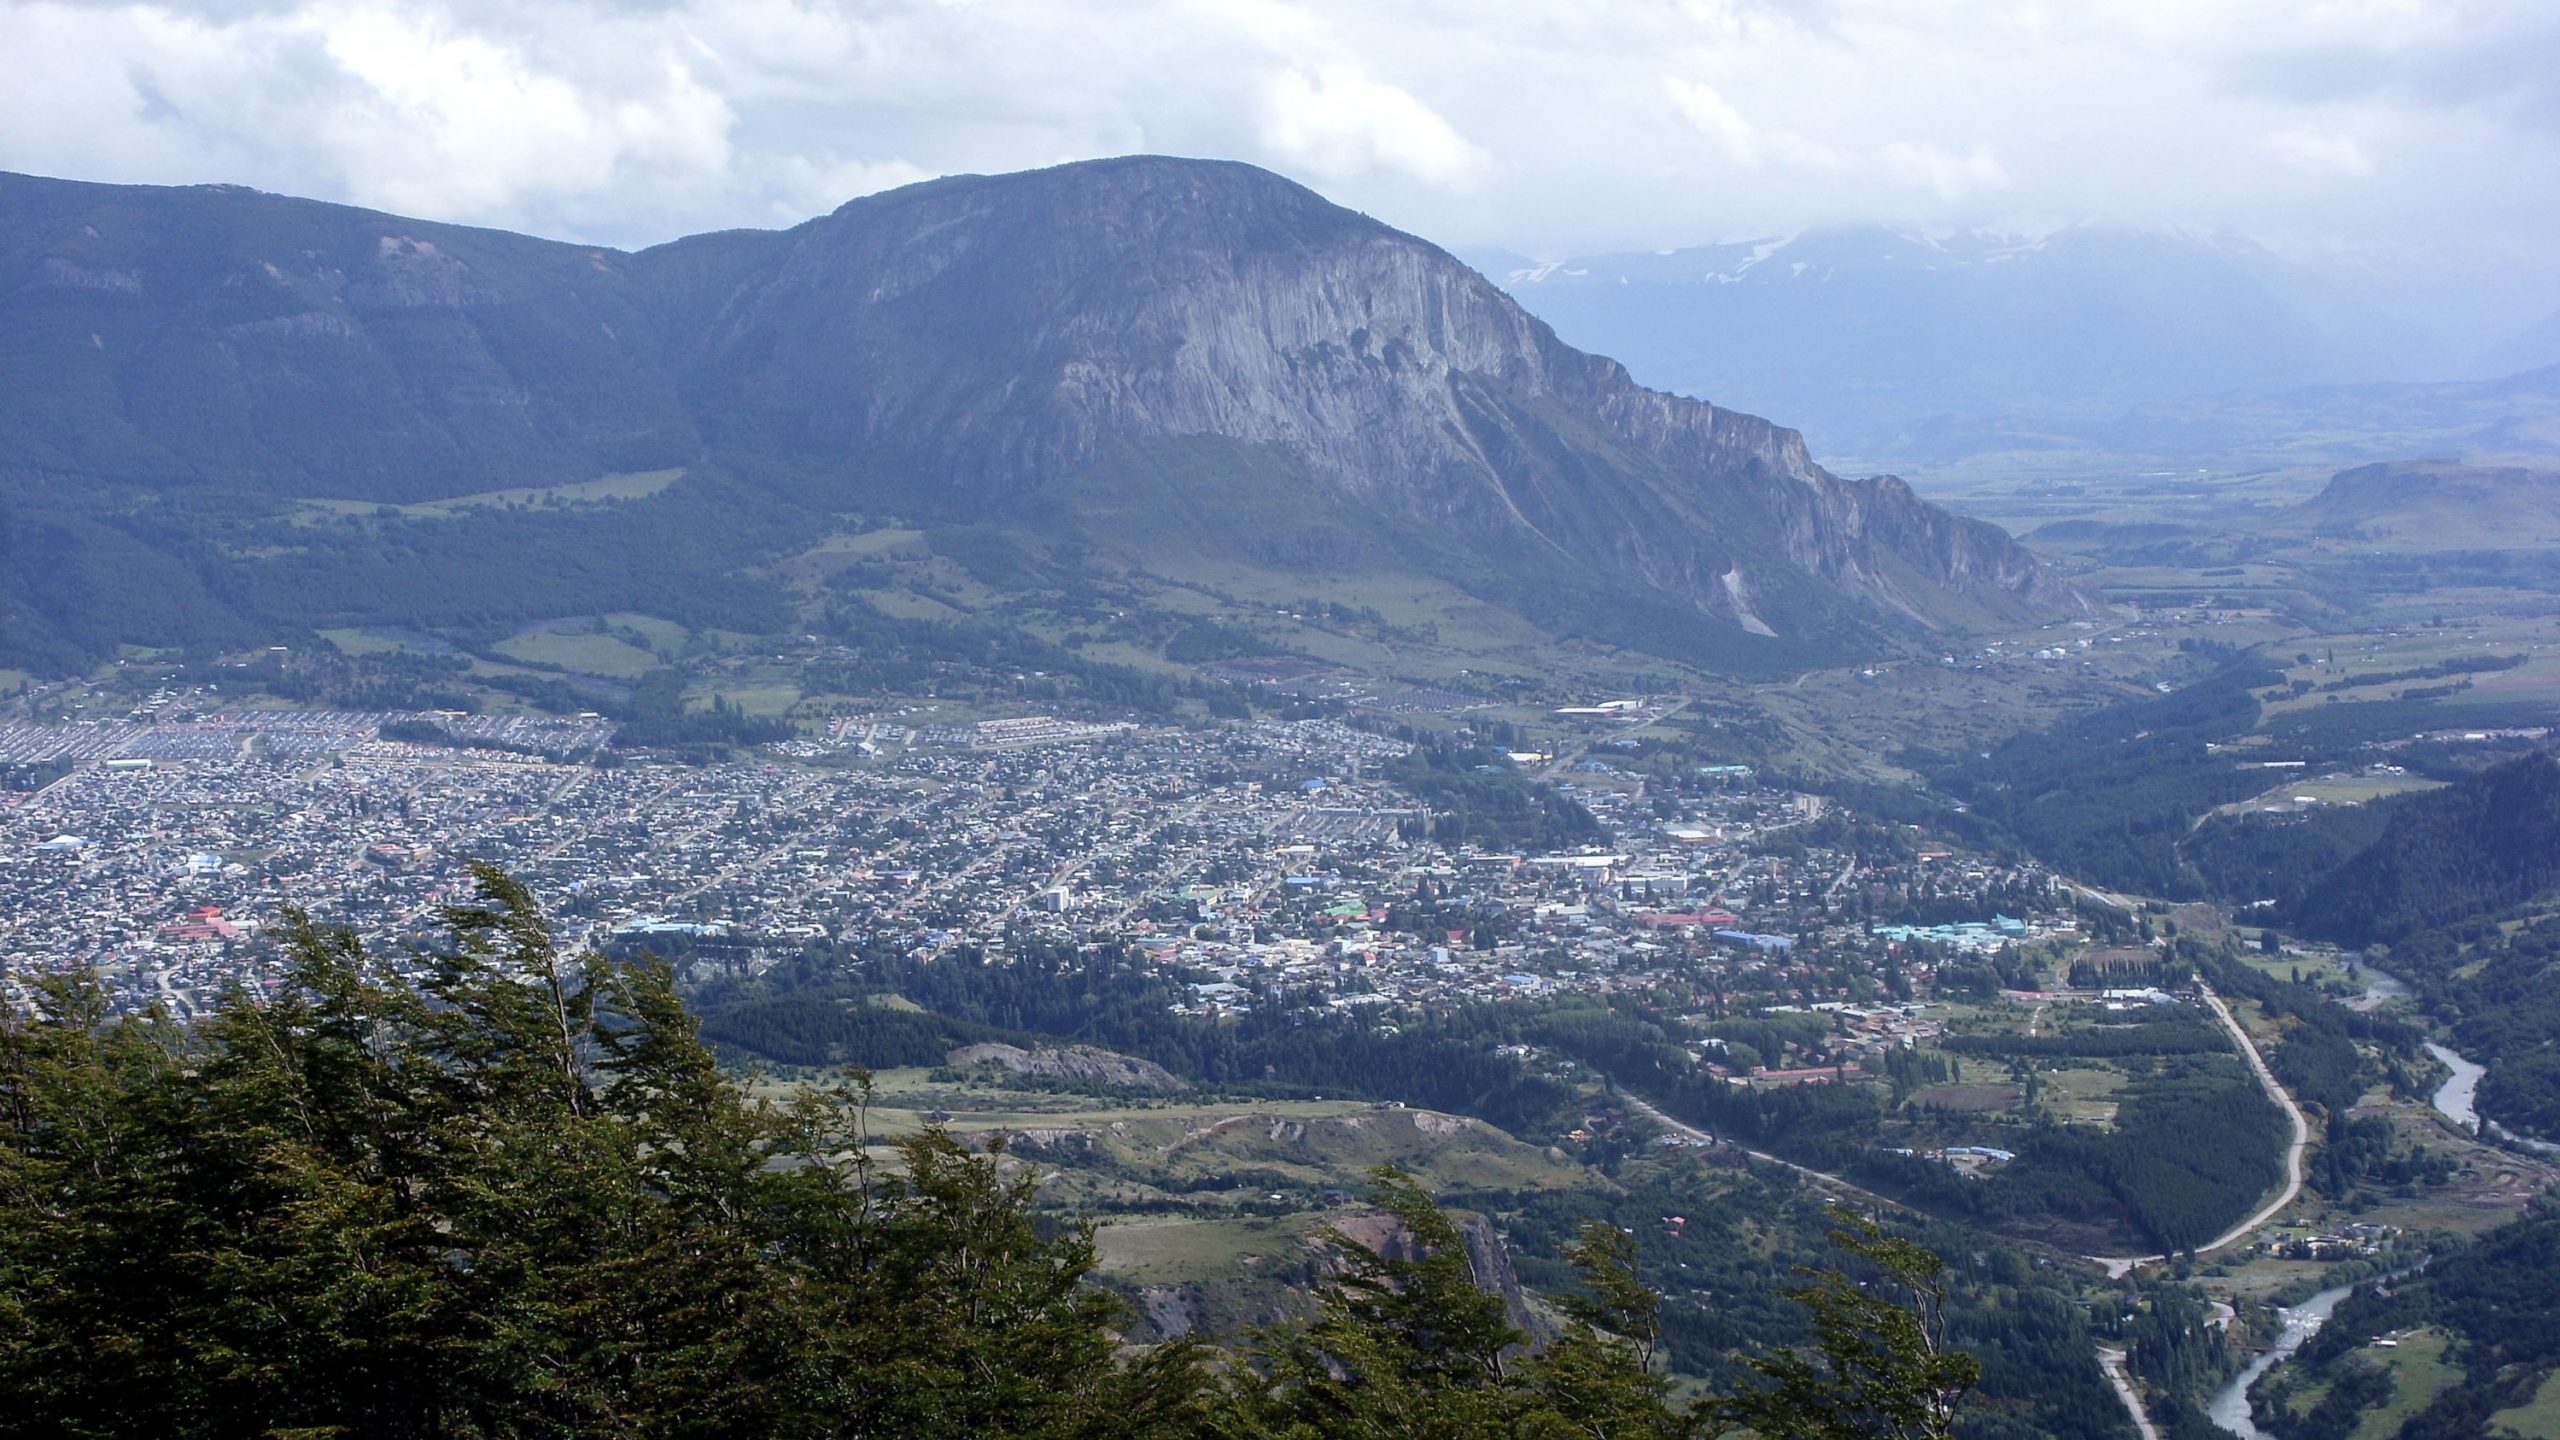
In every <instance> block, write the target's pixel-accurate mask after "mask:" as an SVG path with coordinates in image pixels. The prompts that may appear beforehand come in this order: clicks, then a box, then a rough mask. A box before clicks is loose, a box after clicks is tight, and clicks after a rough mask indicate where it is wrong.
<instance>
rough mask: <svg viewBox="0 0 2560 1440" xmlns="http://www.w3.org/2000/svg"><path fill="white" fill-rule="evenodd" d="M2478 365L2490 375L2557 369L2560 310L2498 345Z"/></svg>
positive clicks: (2559, 351)
mask: <svg viewBox="0 0 2560 1440" xmlns="http://www.w3.org/2000/svg"><path fill="white" fill-rule="evenodd" d="M2481 364H2482V369H2483V370H2484V372H2485V373H2487V374H2491V375H2507V374H2513V373H2514V372H2516V371H2519V370H2542V369H2548V368H2550V367H2553V366H2560V310H2554V311H2552V312H2551V313H2550V314H2548V315H2545V316H2543V317H2542V319H2541V320H2540V321H2538V322H2537V323H2535V324H2533V325H2530V326H2527V327H2526V328H2525V329H2522V330H2519V331H2517V332H2516V333H2515V334H2514V335H2511V336H2509V337H2508V338H2507V339H2506V340H2504V341H2502V342H2500V343H2499V344H2498V345H2497V346H2495V347H2494V348H2492V349H2491V350H2490V351H2489V353H2488V354H2487V355H2486V356H2484V357H2482V361H2481Z"/></svg>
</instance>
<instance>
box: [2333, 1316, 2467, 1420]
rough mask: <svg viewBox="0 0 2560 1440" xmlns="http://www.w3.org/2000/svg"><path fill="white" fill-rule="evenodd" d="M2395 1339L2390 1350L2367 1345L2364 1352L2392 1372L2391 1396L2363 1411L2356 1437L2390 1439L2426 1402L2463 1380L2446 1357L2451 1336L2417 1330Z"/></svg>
mask: <svg viewBox="0 0 2560 1440" xmlns="http://www.w3.org/2000/svg"><path fill="white" fill-rule="evenodd" d="M2398 1339H2399V1342H2400V1343H2399V1344H2398V1345H2396V1346H2393V1347H2392V1348H2390V1349H2387V1350H2386V1349H2382V1348H2379V1347H2368V1348H2367V1349H2366V1350H2365V1352H2364V1353H2365V1354H2366V1355H2367V1356H2368V1357H2370V1358H2372V1359H2373V1360H2375V1361H2377V1362H2379V1363H2380V1364H2381V1365H2382V1367H2383V1368H2384V1369H2386V1370H2389V1371H2390V1372H2391V1399H2390V1401H2389V1403H2387V1404H2384V1405H2382V1406H2379V1407H2377V1408H2375V1409H2373V1410H2370V1411H2367V1412H2366V1413H2365V1416H2364V1418H2363V1420H2362V1421H2360V1422H2359V1423H2358V1424H2357V1425H2356V1433H2355V1440H2389V1437H2391V1436H2394V1435H2397V1434H2399V1433H2400V1427H2401V1426H2402V1425H2405V1424H2407V1423H2408V1421H2409V1417H2410V1416H2412V1415H2415V1414H2417V1413H2418V1412H2419V1411H2421V1410H2423V1409H2425V1408H2426V1407H2427V1402H2428V1401H2431V1400H2433V1399H2435V1398H2436V1397H2437V1396H2438V1395H2441V1394H2443V1393H2444V1392H2445V1391H2447V1390H2450V1389H2452V1388H2453V1387H2454V1386H2455V1385H2458V1384H2460V1383H2461V1382H2462V1370H2461V1368H2460V1367H2459V1366H2456V1365H2453V1364H2451V1363H2449V1362H2448V1361H2447V1360H2446V1359H2445V1356H2444V1352H2445V1347H2446V1346H2447V1345H2448V1344H2449V1343H2451V1337H2450V1336H2448V1335H2446V1334H2445V1333H2444V1332H2443V1331H2441V1330H2418V1331H2413V1332H2412V1333H2410V1334H2407V1335H2402V1336H2399V1337H2398Z"/></svg>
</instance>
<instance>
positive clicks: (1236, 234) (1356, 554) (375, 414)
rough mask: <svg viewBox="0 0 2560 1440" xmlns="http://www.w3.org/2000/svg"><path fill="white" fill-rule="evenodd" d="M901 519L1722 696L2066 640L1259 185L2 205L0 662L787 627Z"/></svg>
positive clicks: (1213, 166)
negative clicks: (572, 227)
mask: <svg viewBox="0 0 2560 1440" xmlns="http://www.w3.org/2000/svg"><path fill="white" fill-rule="evenodd" d="M1772 343H1773V344H1774V343H1777V342H1775V341H1773V342H1772ZM608 476H610V477H620V478H618V479H616V480H612V481H602V480H601V477H608ZM634 477H637V478H636V479H635V478H634ZM652 477H654V478H652ZM464 500H467V501H470V502H471V503H469V504H462V503H460V502H461V501H464ZM882 517H894V518H895V519H897V520H898V521H900V522H901V523H907V524H912V525H919V526H922V527H924V528H925V529H926V530H927V532H928V533H931V532H935V531H937V530H938V531H942V532H952V533H959V532H967V533H970V534H974V535H977V536H979V537H981V538H982V539H983V538H985V537H988V536H991V535H992V536H995V537H999V538H1000V539H1001V540H1002V541H1003V543H1004V544H1006V545H1010V546H1013V547H1015V548H1014V549H1012V550H1010V551H1006V552H1004V553H1006V554H1009V555H1013V556H1015V557H1017V559H1016V560H1008V561H1005V562H1003V563H1001V564H994V565H989V564H984V563H982V564H980V565H979V566H978V567H977V568H978V570H979V572H980V573H981V575H982V577H983V576H984V575H986V574H987V573H989V572H999V573H998V578H999V579H1001V578H1002V577H1001V572H1007V571H1008V570H1010V571H1018V572H1019V578H1020V579H1021V581H1022V583H1023V584H1025V585H1029V584H1032V583H1035V582H1036V583H1040V584H1046V585H1049V586H1051V587H1052V588H1055V587H1058V586H1062V585H1063V586H1069V587H1070V588H1071V587H1072V585H1073V584H1075V583H1077V582H1076V581H1075V580H1074V579H1073V577H1074V576H1077V575H1082V576H1086V577H1091V576H1094V575H1103V574H1127V573H1130V572H1131V571H1132V570H1133V569H1145V570H1148V571H1151V572H1157V573H1162V572H1167V571H1171V570H1176V569H1180V568H1182V567H1184V566H1190V567H1193V568H1194V569H1197V568H1199V567H1201V566H1207V565H1225V566H1230V567H1241V568H1244V569H1249V570H1254V571H1257V572H1263V573H1277V574H1281V575H1286V576H1291V577H1302V583H1303V585H1304V587H1305V590H1306V592H1307V593H1314V592H1317V591H1320V590H1324V589H1326V588H1327V583H1328V577H1333V578H1340V577H1350V576H1357V575H1363V574H1374V573H1378V572H1381V571H1392V572H1396V573H1408V574H1418V575H1427V576H1430V577H1433V578H1434V579H1435V580H1437V581H1440V582H1443V583H1446V584H1449V585H1453V586H1456V587H1459V588H1461V589H1463V590H1464V591H1465V592H1467V593H1468V594H1471V595H1475V596H1477V597H1480V598H1481V599H1484V600H1486V601H1489V602H1491V603H1493V604H1495V605H1498V606H1501V607H1504V608H1506V609H1508V610H1510V611H1512V612H1514V613H1516V614H1519V615H1522V616H1525V617H1527V618H1528V619H1530V620H1532V621H1534V622H1535V623H1537V624H1539V625H1542V626H1545V627H1547V628H1549V629H1550V630H1554V631H1558V632H1562V633H1572V634H1580V635H1584V636H1586V637H1588V638H1591V639H1594V640H1599V641H1604V642H1608V643H1615V644H1625V645H1632V646H1636V647H1638V648H1641V649H1646V650H1649V651H1651V652H1652V653H1655V654H1663V655H1670V656H1673V657H1676V658H1680V659H1684V660H1688V661H1691V662H1694V663H1698V664H1703V665H1709V666H1718V667H1727V668H1733V669H1739V670H1754V669H1770V668H1773V667H1775V668H1784V667H1785V666H1788V665H1793V664H1801V663H1807V662H1809V661H1811V660H1813V659H1818V658H1822V657H1825V656H1839V655H1846V654H1850V653H1856V652H1859V651H1873V650H1875V649H1878V648H1880V647H1886V646H1889V645H1891V644H1892V643H1894V642H1893V638H1892V637H1893V636H1894V635H1895V634H1897V633H1904V632H1918V631H1923V630H1926V629H1928V628H1931V627H1938V626H1945V625H1950V624H1960V623H1965V622H1967V621H1972V620H1979V619H1986V618H1995V617H1996V618H2003V619H2017V618H2022V617H2026V616H2030V615H2037V614H2052V613H2058V612H2060V611H2064V610H2070V609H2074V608H2076V607H2078V606H2080V605H2081V604H2083V603H2084V602H2082V601H2081V600H2080V598H2079V597H2078V596H2077V595H2075V594H2074V593H2073V592H2071V591H2070V590H2068V589H2067V588H2066V587H2064V586H2063V585H2061V584H2060V583H2058V582H2057V581H2056V580H2054V579H2053V578H2052V577H2051V576H2050V575H2049V574H2048V573H2047V572H2046V571H2045V570H2044V568H2043V567H2042V566H2040V565H2039V564H2038V563H2037V562H2036V561H2035V559H2034V558H2033V557H2031V556H2030V555H2028V554H2027V552H2025V551H2024V550H2022V549H2021V548H2019V547H2018V546H2017V545H2016V544H2015V543H2014V542H2012V541H2011V540H2010V538H2009V537H2008V536H2007V535H2006V534H2004V533H2002V532H2000V531H1999V530H1997V529H1995V528H1993V527H1991V526H1989V525H1985V524H1982V523H1980V522H1976V521H1971V520H1966V519H1962V518H1959V517H1956V516H1954V515H1951V514H1949V513H1948V512H1946V511H1944V510H1940V509H1937V508H1935V507H1933V506H1931V505H1928V504H1926V503H1924V502H1922V501H1920V500H1919V499H1917V498H1916V497H1915V496H1914V495H1913V494H1912V493H1911V492H1910V490H1909V489H1908V488H1907V487H1905V486H1903V485H1902V484H1900V483H1899V482H1897V481H1894V480H1892V479H1889V478H1885V479H1869V480H1859V481H1848V480H1842V479H1839V478H1836V477H1834V476H1833V475H1831V474H1830V473H1828V472H1827V471H1825V470H1823V469H1821V468H1820V467H1818V466H1816V465H1815V464H1813V463H1812V461H1811V460H1810V459H1809V458H1808V457H1807V455H1806V452H1805V448H1804V445H1803V443H1802V441H1801V440H1800V439H1799V437H1798V436H1797V434H1796V433H1795V432H1793V431H1791V430H1786V429H1782V428H1780V427H1779V426H1776V425H1773V424H1771V423H1769V422H1767V421H1764V420H1761V419H1757V418H1755V417H1753V416H1751V415H1747V414H1743V413H1739V412H1737V411H1734V410H1730V409H1726V408H1722V407H1719V406H1711V405H1708V404H1704V403H1700V402H1697V401H1692V400H1685V399H1680V398H1676V397H1673V396H1670V395H1666V394H1662V393H1659V392H1656V391H1651V390H1647V389H1644V388H1642V387H1640V386H1639V385H1637V384H1636V383H1635V382H1634V381H1632V380H1631V379H1630V378H1629V377H1628V375H1627V373H1626V372H1625V371H1624V370H1623V369H1621V368H1620V367H1619V366H1618V365H1616V364H1614V363H1612V362H1610V361H1608V360H1604V359H1600V358H1598V357H1596V356H1593V355H1590V354H1586V353H1584V352H1582V351H1579V350H1576V349H1574V348H1572V347H1570V346H1568V345H1566V344H1565V343H1563V342H1561V341H1560V340H1558V339H1557V338H1556V336H1555V334H1554V333H1553V332H1551V331H1550V330H1549V329H1548V328H1547V326H1546V325H1544V324H1541V323H1540V322H1539V321H1537V320H1535V319H1533V318H1531V316H1530V315H1529V314H1527V313H1526V312H1524V311H1523V310H1522V309H1521V308H1520V307H1519V306H1517V305H1516V304H1514V303H1513V302H1512V301H1511V300H1510V299H1509V298H1508V297H1506V296H1505V295H1504V294H1503V293H1502V292H1501V291H1500V290H1499V289H1497V288H1496V287H1495V286H1494V285H1492V284H1491V283H1489V282H1487V281H1486V280H1484V279H1483V278H1482V277H1480V276H1478V275H1477V274H1475V273H1474V272H1472V271H1470V270H1469V269H1468V268H1467V267H1465V266H1464V265H1461V264H1459V263H1458V262H1457V261H1455V260H1453V259H1452V258H1450V257H1449V256H1448V255H1447V254H1445V253H1443V252H1442V251H1440V250H1438V249H1436V248H1434V247H1432V246H1430V245H1428V244H1426V243H1424V242H1422V241H1420V240H1417V239H1415V238H1413V237H1411V236H1409V235H1404V234H1401V233H1399V232H1396V231H1394V230H1391V229H1389V228H1387V227H1385V226H1383V225H1380V224H1378V223H1376V222H1374V221H1371V220H1369V219H1366V218H1365V217H1362V216H1360V215H1357V214H1354V213H1352V212H1350V211H1347V210H1344V209H1341V208H1339V207H1337V206H1334V205H1332V204H1329V203H1327V202H1326V201H1324V200H1323V199H1322V198H1321V197H1319V196H1317V195H1315V194H1313V193H1312V192H1310V191H1307V190H1305V189H1303V188H1301V187H1299V186H1296V185H1294V184H1291V183H1289V182H1287V181H1285V180H1282V179H1280V178H1279V177H1277V176H1274V175H1271V174H1269V173H1267V172H1264V171H1260V170H1257V169H1253V168H1251V167H1248V166H1243V165H1237V164H1230V163H1223V162H1206V161H1190V160H1170V159H1156V158H1132V159H1123V160H1112V161H1099V162H1091V163H1086V164H1079V165H1071V166H1064V167H1060V168H1057V169H1054V170H1047V171H1040V172H1033V173H1029V174H1021V175H1010V176H1000V177H962V178H954V179H948V180H941V181H934V182H930V183H927V184H923V185H917V186H912V187H908V188H906V189H902V190H898V191H893V192H889V193H887V194H883V195H878V196H873V197H870V198H866V199H863V200H858V201H855V202H853V203H852V204H849V205H847V206H845V207H844V208H842V209H840V210H838V211H836V212H835V213H833V214H831V215H828V216H825V217H822V218H820V219H818V220H814V221H811V222H809V223H807V224H805V225H802V226H799V227H797V228H795V229H791V230H788V231H780V232H750V231H735V232H727V233H721V234H712V235H702V236H696V237H692V238H690V239H686V240H681V241H678V242H675V243H673V244H669V245H664V246H659V247H657V248H654V249H651V250H646V251H642V252H639V253H636V254H633V253H623V252H618V251H613V250H607V249H599V248H596V247H591V246H580V245H568V244H560V243H554V242H550V241H544V240H536V239H530V238H527V237H523V236H518V235H510V234H504V233H500V232H495V231H488V230H475V229H468V228H463V227H457V226H449V225H438V224H430V223H426V222H422V221H415V220H406V219H401V218H398V217H395V216H389V215H382V214H376V213H372V212H368V211H361V210H354V209H348V208H344V207H340V206H334V205H327V204H320V203H316V202H312V201H306V200H296V199H290V198H285V197H279V196H272V195H265V194H259V193H255V192H252V191H247V190H242V189H238V188H235V187H222V186H205V187H194V188H185V189H159V188H144V187H127V186H102V185H90V184H81V183H75V182H67V181H59V180H45V179H36V178H30V177H23V176H7V177H0V573H6V574H7V575H8V576H10V577H11V578H10V579H9V580H8V581H6V582H5V583H0V663H5V662H7V661H10V660H13V659H14V660H15V661H17V662H18V663H22V664H23V663H28V662H29V661H30V660H32V659H41V660H44V661H46V662H48V663H52V664H57V665H59V664H63V663H69V662H71V661H73V660H76V659H77V658H80V657H83V656H94V655H96V654H99V653H103V651H104V650H106V649H108V648H111V647H112V646H113V645H115V644H120V643H135V642H139V643H151V644H171V643H177V644H208V643H220V642H223V641H226V640H231V639H236V638H238V637H240V636H243V635H248V634H251V633H266V632H271V631H273V630H274V629H276V628H277V627H279V626H286V627H290V626H295V625H308V626H317V625H322V624H356V623H378V622H381V621H384V620H385V619H402V618H404V617H405V618H406V619H407V620H408V621H410V622H414V623H418V624H427V625H432V624H435V623H466V622H472V621H475V620H493V619H494V620H505V619H509V618H522V617H524V616H527V615H532V616H539V615H540V614H543V613H546V612H547V613H579V612H583V611H593V610H602V609H616V608H629V609H652V608H657V609H660V610H663V609H664V608H665V607H667V606H669V605H690V606H694V607H696V608H700V607H702V606H706V605H713V606H716V605H717V604H718V603H720V601H721V599H722V597H723V596H724V595H725V594H726V590H724V587H735V588H742V589H743V588H753V587H756V586H761V587H765V589H766V591H767V592H769V593H768V596H767V598H768V600H771V601H773V602H774V603H777V604H780V605H782V606H784V607H785V608H786V609H787V608H788V607H789V606H790V605H792V604H794V603H798V604H799V606H800V609H799V614H798V618H799V619H800V620H802V621H805V618H806V616H807V614H808V613H809V610H810V606H809V605H808V603H806V602H807V601H808V600H809V598H810V597H809V595H808V594H807V593H806V592H805V590H804V591H803V592H801V593H798V595H797V599H796V601H795V598H794V595H792V594H785V593H778V592H776V587H779V586H784V585H785V579H786V578H787V577H790V576H797V577H798V580H797V581H792V582H791V583H799V582H801V581H808V580H809V579H810V578H811V577H812V576H813V575H814V576H817V577H818V578H821V579H822V578H823V574H822V572H823V571H824V568H825V567H824V566H822V565H821V566H803V567H800V569H798V570H794V569H792V567H790V566H788V565H785V564H783V562H785V561H787V560H788V559H789V558H790V557H791V556H793V555H795V554H801V553H803V552H807V551H809V550H810V548H811V547H812V546H815V545H819V544H820V542H822V541H823V540H824V539H825V537H826V535H827V534H829V533H830V532H832V531H839V530H849V529H858V528H861V527H862V526H864V525H868V524H876V523H878V522H879V520H880V519H881V518H882ZM937 548H940V547H939V545H937ZM977 551H978V553H979V554H980V556H981V558H982V559H983V557H984V556H985V554H987V553H988V552H987V547H986V546H985V545H983V544H981V545H978V546H977ZM500 564H504V565H506V566H507V567H509V568H508V569H506V570H504V571H500V570H497V569H495V568H493V567H495V566H497V565H500ZM1062 577H1065V578H1062ZM642 602H651V603H642ZM766 613H767V618H768V620H769V621H770V622H771V623H793V620H792V619H791V618H790V617H787V616H786V617H784V618H782V619H774V618H773V617H774V614H775V612H774V611H773V609H772V606H771V605H768V606H767V611H766ZM723 623H731V624H744V623H746V622H745V621H743V620H731V621H726V622H723Z"/></svg>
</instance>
